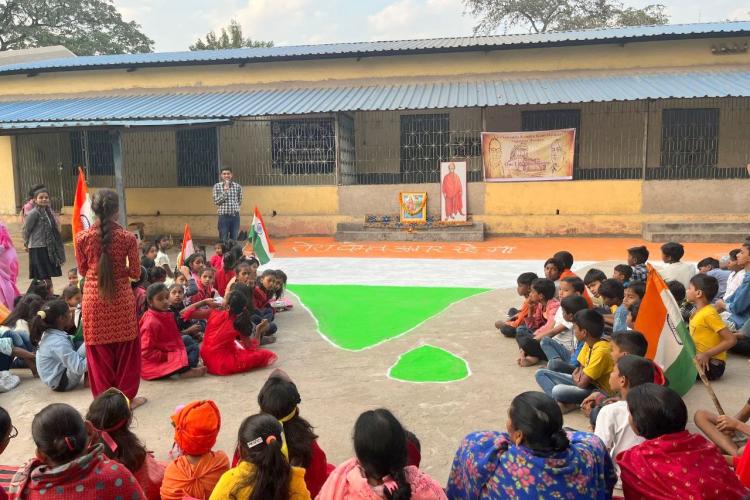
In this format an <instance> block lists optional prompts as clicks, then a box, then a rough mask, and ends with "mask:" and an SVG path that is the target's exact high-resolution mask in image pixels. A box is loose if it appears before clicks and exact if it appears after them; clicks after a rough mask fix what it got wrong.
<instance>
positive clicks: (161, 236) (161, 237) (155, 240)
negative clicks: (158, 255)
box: [154, 234, 169, 250]
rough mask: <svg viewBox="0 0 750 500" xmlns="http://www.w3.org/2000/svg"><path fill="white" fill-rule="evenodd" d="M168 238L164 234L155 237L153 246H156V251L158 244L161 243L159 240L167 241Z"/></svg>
mask: <svg viewBox="0 0 750 500" xmlns="http://www.w3.org/2000/svg"><path fill="white" fill-rule="evenodd" d="M168 239H169V237H168V236H167V235H166V234H158V235H156V238H155V239H154V245H155V246H156V248H157V250H158V249H159V243H161V240H168Z"/></svg>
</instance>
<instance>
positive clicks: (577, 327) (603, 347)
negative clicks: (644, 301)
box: [535, 309, 614, 412]
mask: <svg viewBox="0 0 750 500" xmlns="http://www.w3.org/2000/svg"><path fill="white" fill-rule="evenodd" d="M603 332H604V318H603V317H602V315H601V314H599V313H598V312H596V311H593V310H591V309H584V310H582V311H578V312H577V313H576V314H575V316H573V334H574V335H575V337H576V339H577V340H578V342H584V343H585V345H584V346H583V349H581V352H580V353H579V354H578V367H577V368H576V369H575V371H573V374H572V375H568V374H567V373H558V372H553V371H552V370H548V369H546V368H542V369H539V370H537V372H536V374H535V377H536V381H537V383H538V384H539V386H540V387H541V388H542V390H543V391H544V392H545V393H547V395H549V396H550V397H552V398H553V399H554V400H555V401H557V403H558V404H559V405H560V408H561V409H562V411H563V412H569V411H571V410H573V409H575V408H577V407H578V405H580V404H581V402H582V401H583V400H584V399H585V398H586V397H587V396H588V395H589V394H591V393H592V392H594V391H595V390H600V391H602V392H604V393H606V394H609V392H610V388H609V375H610V373H612V369H613V368H614V361H613V360H612V355H611V348H610V344H609V342H608V341H606V340H603V339H602V333H603Z"/></svg>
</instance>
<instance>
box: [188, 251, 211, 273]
mask: <svg viewBox="0 0 750 500" xmlns="http://www.w3.org/2000/svg"><path fill="white" fill-rule="evenodd" d="M198 257H200V258H201V259H203V262H204V263H205V262H206V258H205V257H204V256H203V254H202V253H200V252H195V253H192V254H190V255H189V256H188V258H187V259H185V265H186V266H187V268H188V269H190V270H191V271H192V270H193V262H195V261H196V259H198Z"/></svg>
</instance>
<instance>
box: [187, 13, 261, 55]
mask: <svg viewBox="0 0 750 500" xmlns="http://www.w3.org/2000/svg"><path fill="white" fill-rule="evenodd" d="M242 47H273V42H272V41H263V40H252V39H250V38H245V37H244V35H243V34H242V26H240V23H239V22H237V20H236V19H232V20H231V21H230V22H229V26H228V27H227V28H221V35H219V36H216V32H214V31H209V32H208V34H206V41H205V42H204V41H203V40H201V39H200V38H199V39H198V41H196V42H195V43H194V44H193V45H191V46H190V50H216V49H241V48H242Z"/></svg>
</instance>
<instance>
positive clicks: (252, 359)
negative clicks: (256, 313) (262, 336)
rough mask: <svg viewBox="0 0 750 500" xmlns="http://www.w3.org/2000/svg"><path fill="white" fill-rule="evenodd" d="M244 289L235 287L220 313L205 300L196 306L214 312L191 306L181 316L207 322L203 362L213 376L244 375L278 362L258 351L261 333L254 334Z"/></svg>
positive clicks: (269, 352)
mask: <svg viewBox="0 0 750 500" xmlns="http://www.w3.org/2000/svg"><path fill="white" fill-rule="evenodd" d="M243 287H245V285H241V284H236V285H235V286H234V288H233V289H232V291H231V292H230V293H229V295H228V296H227V298H226V299H225V301H224V307H223V308H221V309H218V308H219V307H220V306H219V305H218V304H216V302H215V301H214V300H213V299H206V300H204V301H202V302H198V303H197V304H193V306H196V307H201V306H208V307H210V308H212V309H197V308H193V307H192V306H191V307H189V308H186V309H185V310H183V312H182V316H183V317H184V318H185V319H208V323H207V324H206V333H205V335H204V337H203V344H202V345H201V358H203V363H204V364H205V365H206V368H207V369H208V373H210V374H212V375H232V374H235V373H242V372H246V371H250V370H252V369H254V368H262V367H265V366H268V365H270V364H272V363H274V362H275V361H276V358H277V356H276V354H274V353H273V352H271V351H268V350H266V349H259V348H258V343H259V339H258V333H257V332H256V331H254V327H253V323H252V320H251V311H248V305H249V303H248V300H247V298H246V296H245V294H244V293H243V290H242V288H243ZM245 288H246V287H245ZM248 292H249V290H248ZM259 328H260V327H259ZM238 338H239V339H240V341H239V342H238V340H237V339H238Z"/></svg>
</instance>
